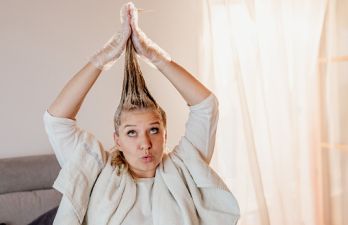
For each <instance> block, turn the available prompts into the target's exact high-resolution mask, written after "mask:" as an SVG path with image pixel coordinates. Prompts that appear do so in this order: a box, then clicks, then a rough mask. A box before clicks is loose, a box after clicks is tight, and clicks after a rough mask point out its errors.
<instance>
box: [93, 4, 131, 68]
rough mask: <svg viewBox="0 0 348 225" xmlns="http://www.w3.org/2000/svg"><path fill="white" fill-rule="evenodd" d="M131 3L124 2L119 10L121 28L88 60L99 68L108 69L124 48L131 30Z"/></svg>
mask: <svg viewBox="0 0 348 225" xmlns="http://www.w3.org/2000/svg"><path fill="white" fill-rule="evenodd" d="M131 5H133V4H132V3H126V4H124V5H123V6H122V8H121V11H120V16H121V29H120V30H119V31H118V32H117V33H116V34H115V35H114V36H112V37H111V39H110V40H109V41H108V42H107V43H106V44H105V45H104V47H103V48H102V49H101V50H99V51H98V52H97V53H96V54H95V55H94V56H93V57H92V58H91V59H90V62H91V63H92V64H93V65H94V66H95V67H97V68H99V69H100V70H107V69H109V68H110V67H111V66H112V65H113V64H114V63H115V62H116V60H117V59H118V58H119V57H120V55H121V54H122V52H123V50H124V49H125V46H126V43H127V40H128V38H129V37H130V35H131V32H132V31H131V27H130V6H131Z"/></svg>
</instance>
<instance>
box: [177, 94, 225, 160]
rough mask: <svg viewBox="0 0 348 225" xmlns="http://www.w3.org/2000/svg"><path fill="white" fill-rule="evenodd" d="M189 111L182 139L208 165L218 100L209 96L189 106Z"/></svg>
mask: <svg viewBox="0 0 348 225" xmlns="http://www.w3.org/2000/svg"><path fill="white" fill-rule="evenodd" d="M189 109H190V114H189V117H188V120H187V122H186V128H185V135H184V137H183V138H185V139H186V140H187V141H189V142H190V143H191V144H192V145H193V146H194V147H195V148H196V149H198V150H199V152H200V154H201V155H202V157H203V159H204V160H205V161H206V162H207V163H208V164H209V162H210V160H211V158H212V155H213V152H214V146H215V136H216V127H217V122H218V117H219V110H218V100H217V98H216V97H215V95H214V94H211V95H210V96H208V97H207V98H206V99H204V100H203V101H202V102H200V103H198V104H196V105H193V106H190V108H189ZM181 143H183V142H182V141H180V144H181ZM180 144H179V145H180ZM179 147H180V146H179Z"/></svg>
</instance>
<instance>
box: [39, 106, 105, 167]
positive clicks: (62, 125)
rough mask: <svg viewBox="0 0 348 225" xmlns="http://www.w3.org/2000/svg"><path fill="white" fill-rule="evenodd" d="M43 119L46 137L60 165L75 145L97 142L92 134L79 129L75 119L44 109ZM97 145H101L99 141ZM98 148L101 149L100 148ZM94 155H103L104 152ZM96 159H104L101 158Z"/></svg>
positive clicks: (67, 157) (69, 156)
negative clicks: (59, 115) (56, 114)
mask: <svg viewBox="0 0 348 225" xmlns="http://www.w3.org/2000/svg"><path fill="white" fill-rule="evenodd" d="M43 121H44V127H45V130H46V133H47V136H48V139H49V141H50V143H51V146H52V148H53V151H54V153H55V155H56V157H57V160H58V162H59V164H60V166H61V167H63V165H64V164H65V163H66V162H67V160H68V159H70V158H71V157H72V155H73V154H74V152H75V151H74V150H75V149H76V148H77V146H79V145H81V144H83V143H84V142H85V141H88V142H96V143H99V141H98V140H97V139H96V138H95V137H94V135H92V134H90V133H88V132H87V131H85V130H83V129H81V128H80V127H79V126H78V125H77V122H76V121H75V120H72V119H69V118H62V117H55V116H53V115H51V114H50V113H49V112H48V111H47V110H46V111H45V113H44V115H43ZM98 145H99V146H102V145H101V144H100V143H99V144H98ZM99 150H100V151H103V149H102V148H101V149H99ZM100 153H101V152H100ZM95 155H100V156H103V155H104V154H103V153H101V154H95ZM96 160H98V161H105V159H103V158H101V159H96Z"/></svg>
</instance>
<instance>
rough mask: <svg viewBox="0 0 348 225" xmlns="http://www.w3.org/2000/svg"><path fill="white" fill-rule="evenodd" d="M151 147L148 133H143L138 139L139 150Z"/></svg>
mask: <svg viewBox="0 0 348 225" xmlns="http://www.w3.org/2000/svg"><path fill="white" fill-rule="evenodd" d="M151 147H152V143H151V139H150V137H149V135H148V134H144V135H143V136H142V138H141V141H140V150H143V151H145V150H149V149H151Z"/></svg>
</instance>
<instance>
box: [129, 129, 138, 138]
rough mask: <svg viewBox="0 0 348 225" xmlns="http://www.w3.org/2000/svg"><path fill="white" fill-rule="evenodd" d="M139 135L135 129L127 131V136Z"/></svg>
mask: <svg viewBox="0 0 348 225" xmlns="http://www.w3.org/2000/svg"><path fill="white" fill-rule="evenodd" d="M136 135H137V133H136V132H135V130H129V131H128V132H127V136H129V137H135V136H136Z"/></svg>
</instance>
